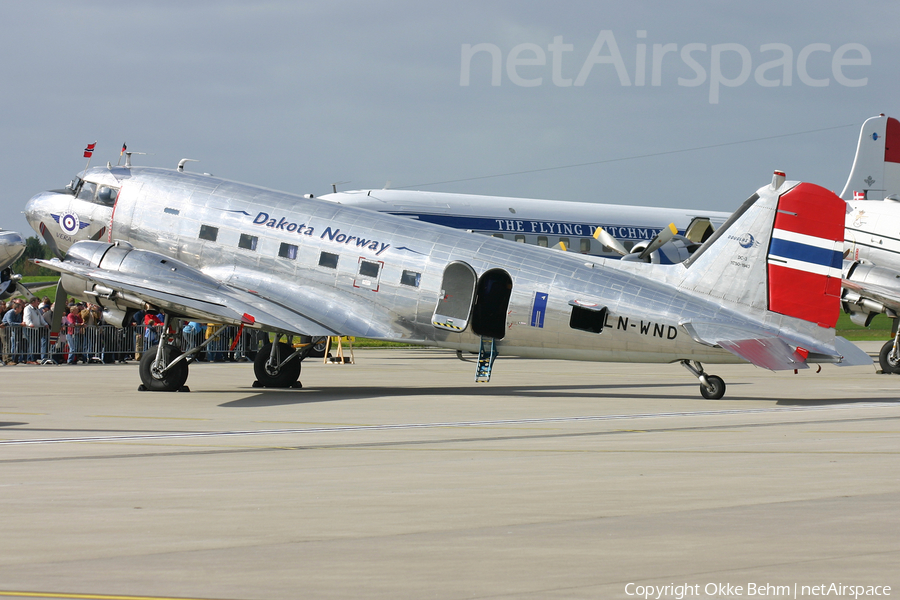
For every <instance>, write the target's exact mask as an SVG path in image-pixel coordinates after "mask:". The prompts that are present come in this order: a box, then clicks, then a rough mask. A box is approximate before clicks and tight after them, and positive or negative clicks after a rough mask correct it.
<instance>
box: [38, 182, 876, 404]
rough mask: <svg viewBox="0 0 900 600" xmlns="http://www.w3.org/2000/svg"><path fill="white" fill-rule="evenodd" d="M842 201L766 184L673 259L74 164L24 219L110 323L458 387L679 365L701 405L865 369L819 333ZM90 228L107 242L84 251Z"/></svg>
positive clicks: (173, 379) (54, 264) (181, 375)
mask: <svg viewBox="0 0 900 600" xmlns="http://www.w3.org/2000/svg"><path fill="white" fill-rule="evenodd" d="M86 190H92V191H86ZM779 207H780V208H781V211H780V212H776V211H778V210H779ZM845 208H846V204H845V203H844V202H843V201H842V200H840V199H839V198H837V196H835V195H834V194H831V193H830V192H827V191H826V190H824V189H822V188H819V187H818V186H814V185H811V184H798V183H796V182H791V183H785V182H784V177H783V176H779V175H776V177H775V178H774V179H773V182H772V184H771V185H769V186H765V187H763V188H761V189H760V190H759V191H758V192H757V193H756V194H754V195H753V196H752V197H751V198H750V199H749V200H747V202H745V204H744V205H743V206H742V207H741V209H740V210H739V211H737V212H736V213H734V214H733V215H732V216H731V217H730V218H729V221H728V222H726V223H725V224H724V225H723V226H722V227H720V228H719V229H718V230H717V232H716V233H715V234H713V235H712V237H710V239H709V240H707V242H706V243H705V244H704V246H703V247H702V248H701V249H700V250H698V251H697V252H696V253H695V254H694V255H693V256H692V258H691V259H690V260H689V261H686V262H685V263H679V264H677V265H644V264H636V263H629V262H625V261H615V260H612V261H611V260H605V259H602V258H593V257H592V258H591V259H590V260H585V258H584V257H583V256H582V255H579V254H576V253H569V252H548V251H547V250H544V249H541V248H535V247H532V246H529V245H527V244H510V243H508V242H506V241H502V240H497V239H493V238H490V237H485V236H478V235H473V234H471V233H467V232H461V231H455V230H452V229H449V228H447V227H442V226H438V225H434V224H430V223H421V222H413V221H411V220H409V219H405V218H401V217H397V216H394V215H387V214H380V213H376V212H372V211H369V210H365V209H359V208H356V207H349V206H342V205H338V204H335V203H332V202H325V201H322V200H319V199H315V198H307V197H302V196H297V195H292V194H285V193H282V192H276V191H273V190H268V189H265V188H260V187H256V186H251V185H246V184H240V183H236V182H231V181H227V180H223V179H220V178H216V177H211V176H205V175H195V174H191V173H185V172H183V171H182V169H181V167H179V169H177V170H166V169H158V168H137V167H135V168H131V167H111V166H108V167H107V168H93V169H90V170H88V171H85V172H83V173H82V174H81V175H80V176H79V177H78V178H77V179H76V180H75V182H74V183H73V184H72V185H70V186H69V188H67V189H66V190H60V191H53V192H44V193H41V194H38V195H37V196H35V197H33V198H32V199H31V200H30V201H29V202H28V204H27V206H26V210H25V213H26V217H27V218H28V220H29V222H30V223H31V225H32V227H33V228H34V229H35V230H36V231H39V232H43V233H44V234H48V233H49V235H50V236H52V237H53V238H54V239H55V240H57V248H58V249H59V250H60V251H66V250H68V252H67V254H66V256H65V259H64V260H62V261H59V260H54V261H36V262H38V263H39V264H42V265H44V266H47V267H48V268H51V269H54V270H57V271H59V272H60V273H62V275H63V276H62V278H61V286H62V287H63V288H64V289H65V290H66V291H68V292H69V293H71V294H73V295H76V296H81V297H91V298H93V299H94V300H95V301H96V302H97V303H98V304H100V305H101V306H103V307H104V309H105V311H106V313H107V317H108V320H109V321H110V322H116V321H119V322H124V321H125V320H126V319H127V316H128V314H129V313H130V312H131V311H133V310H135V309H137V308H139V307H141V306H142V305H143V304H144V303H145V302H149V303H151V304H153V305H154V306H156V307H159V308H160V309H161V310H162V311H163V312H165V314H166V322H167V325H168V324H169V323H170V322H171V321H172V320H173V319H177V318H181V317H185V318H192V319H204V320H209V321H215V322H223V323H228V324H240V325H243V326H246V327H255V328H260V329H264V330H266V331H272V332H276V333H277V334H281V333H290V334H306V335H310V336H314V337H323V336H331V335H355V336H363V337H370V338H376V339H385V340H395V341H406V342H413V343H417V344H425V345H435V346H441V347H446V348H452V349H456V350H464V351H473V352H479V361H478V365H477V370H476V380H487V379H489V377H490V374H491V370H492V367H493V363H494V359H495V358H496V356H497V355H498V354H504V355H514V356H525V357H534V358H555V359H571V360H587V361H613V362H647V363H668V362H680V363H681V364H682V365H684V366H685V367H686V368H687V369H688V370H689V371H691V372H692V373H694V374H695V375H696V376H697V377H698V379H699V380H700V383H701V385H700V391H701V394H702V395H703V396H704V397H708V398H720V397H721V396H722V395H723V394H724V392H725V384H724V382H723V381H722V380H721V378H718V377H715V376H713V375H708V374H707V373H705V372H704V370H703V367H702V365H701V363H702V362H713V363H723V362H724V363H733V362H735V363H736V362H745V361H746V362H750V363H752V364H755V365H757V366H761V367H764V368H767V369H799V368H807V366H808V364H809V363H821V362H829V363H837V364H839V365H848V364H850V365H854V364H871V360H870V359H869V358H868V356H867V355H866V354H865V353H864V352H862V351H860V350H859V349H858V348H856V347H855V346H853V345H852V344H849V343H848V342H846V341H845V340H843V339H842V338H839V337H836V336H835V335H834V329H833V326H834V322H835V321H836V319H837V312H838V305H839V291H838V290H839V281H840V280H839V265H840V252H839V247H840V243H841V240H842V237H843V236H842V230H843V216H844V211H845ZM776 215H777V216H776ZM99 231H106V237H107V240H110V241H111V240H119V241H117V242H116V243H109V242H100V241H91V240H89V239H88V238H90V237H96V236H97V232H99ZM770 242H771V244H770ZM798 253H799V254H798ZM798 280H802V281H805V282H806V283H807V284H808V285H803V286H800V287H798V286H797V285H796V282H797V281H798ZM178 331H179V329H178V328H176V330H175V332H174V333H173V334H172V335H171V336H164V339H163V342H162V343H161V344H160V345H159V346H157V347H156V348H155V349H153V350H151V351H149V352H147V353H145V356H144V358H143V359H142V361H141V366H140V372H141V379H142V382H143V385H144V386H145V387H146V388H147V389H155V390H174V389H179V388H181V387H182V386H183V385H184V383H185V381H186V379H187V374H188V363H189V362H190V361H191V360H193V358H194V357H195V356H196V353H197V352H199V351H200V350H201V349H202V347H201V348H197V349H192V350H190V351H188V353H187V354H184V355H182V354H181V350H180V349H179V344H178V333H177V332H178ZM306 352H308V350H307V349H301V350H298V351H293V349H292V348H291V347H289V346H287V345H286V344H283V343H280V342H277V341H276V343H274V344H270V345H269V346H267V347H265V348H263V349H262V350H261V351H260V352H259V353H258V356H257V359H256V361H255V364H254V371H255V374H256V376H257V380H258V383H260V384H261V385H265V386H275V387H286V386H290V385H292V384H294V383H295V382H296V381H297V378H298V377H299V373H300V359H302V358H303V357H304V356H305V355H306V354H305V353H306Z"/></svg>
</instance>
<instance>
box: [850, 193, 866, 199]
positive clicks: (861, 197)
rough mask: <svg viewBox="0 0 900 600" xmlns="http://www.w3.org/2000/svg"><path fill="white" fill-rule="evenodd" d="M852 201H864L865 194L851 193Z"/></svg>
mask: <svg viewBox="0 0 900 600" xmlns="http://www.w3.org/2000/svg"><path fill="white" fill-rule="evenodd" d="M853 199H854V200H865V199H866V193H865V192H857V191H854V192H853Z"/></svg>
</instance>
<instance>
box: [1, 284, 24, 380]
mask: <svg viewBox="0 0 900 600" xmlns="http://www.w3.org/2000/svg"><path fill="white" fill-rule="evenodd" d="M10 304H12V308H10V309H8V310H7V311H6V314H4V315H3V323H4V324H5V325H6V327H5V329H6V330H7V341H8V342H9V350H8V354H9V359H8V360H7V361H6V364H8V365H17V364H19V360H20V358H21V360H23V361H24V360H25V357H24V355H21V356H20V354H21V352H22V346H23V344H22V313H23V312H24V310H25V302H23V301H22V300H13V301H12V302H10Z"/></svg>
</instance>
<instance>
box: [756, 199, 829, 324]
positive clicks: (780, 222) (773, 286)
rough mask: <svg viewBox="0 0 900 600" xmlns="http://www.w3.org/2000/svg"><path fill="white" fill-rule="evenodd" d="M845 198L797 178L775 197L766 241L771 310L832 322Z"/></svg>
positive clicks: (818, 321)
mask: <svg viewBox="0 0 900 600" xmlns="http://www.w3.org/2000/svg"><path fill="white" fill-rule="evenodd" d="M845 212H846V203H845V202H844V201H843V200H841V199H840V198H838V197H837V196H836V195H834V194H833V193H831V192H829V191H828V190H826V189H825V188H823V187H819V186H817V185H814V184H811V183H801V184H799V185H797V186H796V187H794V188H792V189H791V190H790V191H788V192H787V193H785V194H783V195H782V196H781V197H780V198H779V199H778V210H777V212H776V214H775V225H774V229H773V231H772V242H771V245H770V246H769V255H768V260H767V262H768V275H769V310H771V311H772V312H776V313H780V314H783V315H787V316H789V317H796V318H798V319H803V320H804V321H810V322H813V323H817V324H818V325H820V326H821V327H834V325H835V323H837V318H838V312H839V311H840V297H841V264H842V260H843V246H844V215H845Z"/></svg>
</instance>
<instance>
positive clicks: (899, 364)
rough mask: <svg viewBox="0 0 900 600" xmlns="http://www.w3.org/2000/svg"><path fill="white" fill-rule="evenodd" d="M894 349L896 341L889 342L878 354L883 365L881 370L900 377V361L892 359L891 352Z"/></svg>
mask: <svg viewBox="0 0 900 600" xmlns="http://www.w3.org/2000/svg"><path fill="white" fill-rule="evenodd" d="M893 349H894V340H888V341H887V342H885V343H884V346H882V347H881V352H879V353H878V362H879V363H881V370H882V371H884V372H885V373H893V374H894V375H900V361H898V360H895V359H893V358H891V356H890V355H891V350H893Z"/></svg>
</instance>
